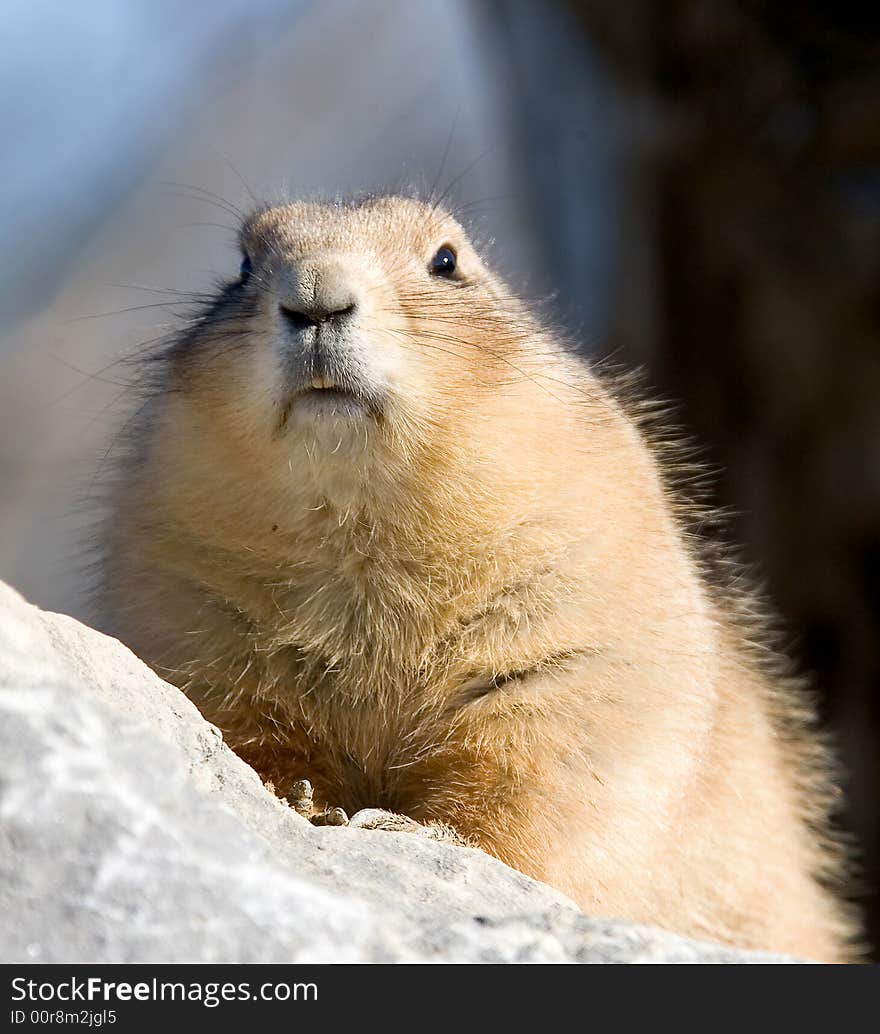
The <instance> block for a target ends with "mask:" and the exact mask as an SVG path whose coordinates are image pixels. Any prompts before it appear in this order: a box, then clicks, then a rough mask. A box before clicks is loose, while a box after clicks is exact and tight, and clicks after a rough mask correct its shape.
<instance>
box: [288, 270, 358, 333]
mask: <svg viewBox="0 0 880 1034" xmlns="http://www.w3.org/2000/svg"><path fill="white" fill-rule="evenodd" d="M279 307H280V309H281V315H282V316H283V317H284V319H285V320H286V321H287V323H289V324H290V325H291V326H292V327H293V328H294V329H296V330H303V329H304V328H306V327H317V326H318V325H319V324H321V323H329V322H341V321H343V320H345V319H346V318H347V317H349V316H351V315H352V314H353V313H354V311H355V309H356V308H357V297H356V295H355V292H354V289H353V287H352V284H351V280H350V277H349V276H348V275H346V272H345V270H344V268H343V267H342V266H341V264H339V263H335V262H333V263H330V262H322V263H320V264H314V263H313V264H310V265H308V266H305V267H303V268H301V269H299V270H297V273H296V275H295V277H293V279H292V281H291V283H290V284H289V285H288V289H287V290H286V291H283V292H282V294H281V301H280V303H279Z"/></svg>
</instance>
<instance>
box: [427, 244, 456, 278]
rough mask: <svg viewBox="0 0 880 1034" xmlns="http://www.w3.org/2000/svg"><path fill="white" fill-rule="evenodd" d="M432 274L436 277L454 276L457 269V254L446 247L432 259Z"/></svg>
mask: <svg viewBox="0 0 880 1034" xmlns="http://www.w3.org/2000/svg"><path fill="white" fill-rule="evenodd" d="M430 268H431V272H432V273H433V274H434V275H435V276H452V274H453V273H454V272H455V269H456V260H455V252H454V251H453V250H452V248H450V247H448V246H447V245H444V246H443V247H442V248H440V250H439V251H438V252H437V254H436V255H435V256H434V257H433V258H432V259H431V267H430Z"/></svg>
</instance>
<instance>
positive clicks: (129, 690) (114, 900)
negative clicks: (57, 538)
mask: <svg viewBox="0 0 880 1034" xmlns="http://www.w3.org/2000/svg"><path fill="white" fill-rule="evenodd" d="M0 712H2V713H0V924H2V927H3V929H2V937H0V961H2V962H107V963H110V962H144V963H146V962H784V961H788V960H786V959H781V958H779V957H775V956H769V955H760V954H752V953H746V952H738V951H734V950H731V949H727V948H724V947H720V946H718V945H712V944H704V943H697V942H694V941H688V940H686V939H684V938H681V937H677V936H675V935H673V934H669V933H666V932H664V931H662V930H656V929H651V928H647V927H641V926H636V925H633V924H630V923H625V922H620V921H610V920H599V919H592V918H589V917H587V916H585V915H583V914H582V913H581V912H579V911H578V910H577V908H576V907H575V906H574V905H573V904H572V902H570V901H569V900H568V899H566V898H565V897H563V896H562V895H561V894H559V893H557V892H556V891H554V890H552V889H551V888H549V887H546V886H544V885H542V884H540V883H537V882H535V881H534V880H531V879H529V878H528V877H526V876H523V875H522V874H520V873H517V872H515V871H513V870H512V869H509V868H507V867H506V866H504V865H502V864H501V863H500V862H498V861H496V860H495V859H493V858H490V857H489V856H487V855H485V854H483V853H482V852H481V851H476V850H470V849H464V848H459V847H455V846H452V845H448V844H438V843H434V842H431V841H428V840H423V839H421V838H419V837H417V836H412V835H407V834H401V833H387V832H378V831H370V830H361V829H348V828H341V829H340V828H327V827H325V828H317V827H313V826H311V825H310V824H309V823H308V822H306V820H305V819H302V818H301V817H300V816H299V815H297V814H296V813H295V812H293V811H292V810H291V809H289V808H287V807H286V806H285V805H283V804H282V803H281V802H280V801H278V800H277V799H276V798H275V797H274V796H273V795H272V794H270V793H269V792H268V791H267V790H266V789H265V788H264V787H263V786H262V784H261V782H260V780H259V778H258V777H257V775H256V774H255V773H254V772H253V770H252V769H250V768H249V767H248V766H247V765H245V764H244V762H242V761H241V760H240V759H239V758H237V757H236V756H235V755H234V754H233V753H232V752H231V751H230V750H229V748H228V747H226V745H225V744H224V743H223V741H222V739H221V737H220V734H219V732H218V731H217V730H216V729H215V728H214V727H213V726H211V725H209V724H208V723H207V722H206V721H204V719H203V718H202V717H201V716H200V715H199V713H198V711H197V710H196V709H195V707H193V705H192V704H191V703H190V702H189V701H188V700H187V699H186V698H185V697H184V696H183V695H182V694H181V693H180V692H179V691H178V690H177V689H175V688H173V687H172V686H169V685H168V684H167V683H165V682H163V681H162V680H161V679H159V678H158V677H157V676H156V675H155V674H153V672H152V671H150V670H149V669H148V668H147V667H146V666H145V665H143V664H142V663H141V662H140V661H138V660H137V658H135V657H134V655H133V654H132V653H131V652H130V651H129V650H127V649H126V648H125V647H124V646H122V645H121V644H120V643H118V642H116V641H115V640H112V639H109V638H107V637H106V636H102V635H101V634H99V633H98V632H95V631H93V630H92V629H89V628H86V627H85V626H83V625H81V624H79V623H78V622H76V621H74V620H73V619H72V618H68V617H64V616H62V615H58V614H49V613H45V612H42V611H39V610H37V609H36V608H35V607H32V606H30V605H29V604H27V603H26V602H25V601H24V600H23V599H22V598H21V597H20V596H18V594H17V593H15V592H14V591H13V590H12V589H10V588H8V587H7V586H5V585H3V584H2V583H0Z"/></svg>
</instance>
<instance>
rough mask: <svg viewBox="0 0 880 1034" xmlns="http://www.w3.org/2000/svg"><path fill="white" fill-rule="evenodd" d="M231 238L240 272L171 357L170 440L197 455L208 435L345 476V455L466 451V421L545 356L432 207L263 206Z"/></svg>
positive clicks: (269, 462) (232, 447)
mask: <svg viewBox="0 0 880 1034" xmlns="http://www.w3.org/2000/svg"><path fill="white" fill-rule="evenodd" d="M240 244H241V250H242V256H243V258H242V266H241V275H240V276H239V277H238V278H237V279H236V280H234V281H233V282H231V283H229V284H228V285H227V286H226V287H225V288H224V289H222V290H221V292H220V294H219V295H218V297H217V298H216V300H215V301H214V303H213V304H212V305H211V306H210V307H209V308H208V310H207V311H206V312H205V313H204V314H203V316H202V317H201V318H200V319H199V320H198V321H196V323H195V324H194V326H193V327H192V329H190V330H189V331H187V332H186V333H184V334H183V335H182V336H181V337H180V339H179V340H178V341H177V343H176V344H175V345H174V347H173V348H172V349H171V351H170V353H169V358H170V360H171V370H172V377H173V378H175V390H174V391H173V392H171V393H170V395H169V398H168V400H167V401H168V403H169V407H173V408H175V409H176V411H177V414H178V417H179V418H180V419H178V420H177V422H176V429H175V430H174V431H173V432H172V436H173V435H175V434H176V435H177V443H178V447H180V442H181V441H183V440H186V441H188V442H189V443H190V446H189V448H190V449H191V451H192V452H193V454H194V455H197V454H198V455H200V456H202V457H203V458H204V459H205V461H206V462H209V460H208V459H207V457H206V455H205V452H204V449H205V443H206V442H209V443H210V446H211V448H214V447H215V446H216V447H218V448H219V447H221V445H223V443H224V442H225V443H226V451H227V453H230V454H232V453H234V454H236V455H238V456H244V455H245V454H247V455H249V456H251V457H252V458H253V457H256V458H257V459H254V460H253V462H258V463H259V465H260V466H261V468H263V469H265V468H266V467H267V466H269V467H271V468H272V469H273V470H275V471H283V472H284V474H285V475H286V474H287V472H288V470H289V469H293V466H292V465H296V466H297V467H298V468H299V469H304V468H305V467H307V466H308V467H311V468H316V467H321V468H322V469H331V468H332V469H333V470H335V471H336V472H337V476H346V470H345V469H343V468H344V465H345V464H348V467H349V468H350V469H354V468H355V467H357V469H359V470H360V471H361V472H362V473H363V472H366V473H367V476H369V471H370V468H371V464H370V462H369V461H370V459H371V458H372V459H374V460H376V463H373V464H372V468H373V469H376V468H380V469H382V470H385V471H388V470H389V465H393V463H394V460H395V459H397V458H401V457H403V458H404V459H405V460H406V461H407V462H408V461H409V460H411V458H412V457H413V456H414V455H416V454H419V453H421V454H422V455H425V454H427V453H428V452H430V451H431V450H437V449H439V448H441V447H442V446H443V445H444V444H445V445H447V446H448V445H449V444H450V443H457V445H458V447H459V448H469V447H470V446H469V444H468V442H466V441H465V439H466V437H467V435H469V434H472V433H473V434H475V433H476V432H475V431H472V428H473V427H474V425H475V422H479V421H480V420H485V419H486V417H487V414H488V412H489V411H490V410H491V409H492V407H497V406H498V405H499V404H502V403H503V400H504V397H505V395H506V396H507V397H508V399H509V397H510V394H511V392H515V390H516V389H515V385H516V384H517V383H518V382H519V383H523V382H525V381H527V380H528V378H529V376H530V374H529V370H530V369H531V370H532V371H534V369H535V366H536V362H535V356H536V355H537V356H539V357H540V358H539V359H538V362H539V363H540V364H542V365H545V364H546V362H547V355H548V352H547V344H546V342H545V343H544V344H543V345H538V344H537V341H538V339H539V338H540V330H539V328H538V325H537V324H536V323H535V322H534V321H533V320H531V318H530V317H529V316H528V314H527V313H526V311H525V310H524V309H523V307H522V306H521V304H520V303H518V302H517V301H516V300H515V299H514V298H513V297H512V296H511V295H510V294H509V293H508V292H507V290H506V289H505V288H504V286H503V285H502V284H501V283H500V281H498V280H497V278H495V277H494V276H493V274H492V273H491V272H490V271H489V270H488V269H487V267H486V266H485V265H484V264H483V262H482V261H481V259H480V257H479V256H478V255H477V253H476V251H475V250H474V248H473V246H472V245H471V243H470V241H469V240H468V237H467V235H466V233H465V231H464V230H463V229H462V227H461V226H460V225H459V224H458V223H457V222H456V220H455V219H453V218H452V217H451V216H450V215H449V214H447V213H445V212H443V211H441V210H439V209H437V208H436V207H433V206H430V205H428V204H424V203H421V202H418V201H415V200H412V199H406V198H396V197H379V198H371V199H369V200H365V201H356V202H355V201H353V202H346V203H338V204H320V203H307V202H302V203H296V204H290V205H283V206H279V207H273V208H267V209H263V210H261V211H258V212H257V213H256V214H254V215H253V216H251V217H250V218H249V219H248V220H246V222H245V223H244V225H243V226H242V229H241V234H240ZM181 419H182V421H183V422H182V424H181V422H180V420H181ZM505 433H506V432H505ZM507 436H508V437H509V434H508V435H507ZM196 438H197V439H198V441H199V444H198V445H197V443H196V441H195V439H196ZM199 449H200V450H201V452H199ZM383 464H384V466H383ZM340 472H341V474H340Z"/></svg>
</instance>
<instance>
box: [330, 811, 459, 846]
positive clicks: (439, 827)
mask: <svg viewBox="0 0 880 1034" xmlns="http://www.w3.org/2000/svg"><path fill="white" fill-rule="evenodd" d="M348 824H349V825H350V826H355V827H357V828H359V829H382V830H385V831H386V832H389V833H415V834H416V836H420V837H426V838H427V839H428V840H441V841H444V842H445V843H447V844H458V845H459V847H470V846H471V845H470V844H468V842H467V841H466V840H465V839H464V837H462V836H460V835H459V834H458V833H456V831H455V830H454V829H453V828H452V827H451V826H447V825H444V824H443V823H442V822H428V823H422V822H416V820H415V819H411V818H410V817H409V816H408V815H398V814H397V812H394V811H385V810H384V809H382V808H362V809H361V810H360V811H358V812H355V814H354V815H352V817H351V819H350V820H349V823H348Z"/></svg>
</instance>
